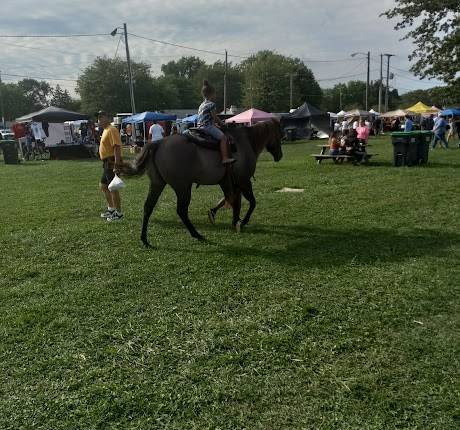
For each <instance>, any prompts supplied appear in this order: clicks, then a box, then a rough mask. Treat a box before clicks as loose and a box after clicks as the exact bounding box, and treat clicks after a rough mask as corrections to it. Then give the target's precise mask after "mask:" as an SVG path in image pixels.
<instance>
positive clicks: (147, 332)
mask: <svg viewBox="0 0 460 430" xmlns="http://www.w3.org/2000/svg"><path fill="white" fill-rule="evenodd" d="M318 143H319V142H318V141H316V142H306V143H296V144H290V145H285V146H284V158H283V160H282V161H281V162H280V163H274V162H273V160H272V159H271V157H270V156H269V154H264V155H263V156H262V158H261V160H260V162H259V165H258V170H257V172H256V181H255V182H254V188H255V194H256V198H257V200H258V206H257V209H256V211H255V213H254V216H253V219H252V222H251V224H250V226H248V228H247V229H246V230H244V231H243V233H242V234H240V235H237V234H235V233H234V232H233V231H232V229H231V228H230V222H231V213H230V211H228V210H224V211H222V212H220V213H219V214H218V219H217V224H216V225H215V226H212V225H210V224H209V223H208V221H207V215H206V212H207V209H208V208H209V207H211V206H212V205H213V204H214V203H215V202H216V201H217V200H218V198H219V197H220V193H219V190H218V188H216V187H200V188H199V189H198V190H194V192H193V200H192V204H191V208H190V213H191V219H192V221H193V222H194V223H195V225H196V227H197V228H198V230H199V231H200V232H201V233H202V234H204V235H205V236H206V237H207V239H208V241H207V242H206V243H200V242H197V241H195V240H193V239H192V238H191V237H190V236H189V234H188V232H187V231H186V229H185V228H184V227H183V226H182V224H181V223H180V221H179V219H178V217H177V215H176V213H175V197H174V195H173V192H172V190H171V189H167V190H166V191H165V193H164V194H163V196H162V198H161V200H160V202H159V205H158V207H157V209H156V211H155V212H154V215H153V217H152V221H151V224H150V239H151V242H152V243H153V244H154V245H155V249H153V250H146V249H144V248H143V247H142V246H141V243H140V240H139V235H140V226H141V219H142V210H143V209H142V208H143V203H144V198H145V195H146V193H147V187H148V180H147V178H146V177H143V178H140V179H132V180H129V181H128V184H127V188H126V189H125V190H124V191H123V204H124V212H125V220H124V221H123V222H122V223H119V224H110V223H107V222H105V221H103V220H101V219H100V218H99V213H100V209H102V208H103V205H102V199H101V196H100V195H99V193H98V189H97V183H98V179H99V177H100V173H101V166H100V162H97V161H56V162H53V161H46V162H30V163H26V164H23V165H19V166H6V165H4V164H3V163H1V164H0V193H1V198H0V213H1V218H0V248H1V255H0V271H1V276H0V428H1V429H53V430H54V429H155V428H158V429H162V428H167V429H243V428H244V429H393V428H404V429H442V430H445V429H458V428H459V427H460V396H459V394H460V384H459V377H460V374H459V369H460V366H459V357H460V346H459V335H460V330H459V329H460V318H459V315H460V306H459V289H460V265H459V260H460V200H459V189H460V175H459V174H460V150H458V149H450V150H449V151H442V150H439V149H438V150H436V151H434V152H431V153H430V164H429V166H427V167H414V168H394V167H392V166H391V144H390V142H389V140H388V138H386V139H384V138H381V139H377V140H373V141H372V142H371V143H372V144H373V146H372V148H371V151H370V152H373V153H378V154H379V155H378V156H377V157H375V159H374V161H373V163H371V165H369V166H353V165H351V164H344V165H338V166H337V165H333V164H332V163H331V162H330V161H326V162H324V163H323V164H322V165H320V166H318V165H316V164H315V163H314V161H313V160H312V159H311V157H310V156H309V154H311V153H312V152H318V150H319V149H318V148H317V145H318ZM455 146H456V145H455ZM282 187H300V188H304V189H305V192H304V193H302V194H289V193H277V192H275V191H276V190H278V189H280V188H282ZM246 207H247V206H244V208H246Z"/></svg>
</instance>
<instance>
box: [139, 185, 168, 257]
mask: <svg viewBox="0 0 460 430" xmlns="http://www.w3.org/2000/svg"><path fill="white" fill-rule="evenodd" d="M165 185H166V184H165V182H164V181H163V180H159V181H158V182H150V190H149V194H148V196H147V199H146V200H145V203H144V220H143V222H142V232H141V240H142V243H143V244H144V246H145V247H146V248H151V245H150V243H149V241H148V238H147V231H148V226H149V219H150V216H151V215H152V212H153V209H154V208H155V206H156V204H157V202H158V199H159V198H160V195H161V193H162V192H163V190H164V188H165Z"/></svg>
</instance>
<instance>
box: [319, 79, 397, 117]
mask: <svg viewBox="0 0 460 430" xmlns="http://www.w3.org/2000/svg"><path fill="white" fill-rule="evenodd" d="M379 85H380V83H379V81H372V82H371V83H370V86H369V106H370V107H371V108H373V109H375V110H377V109H378V100H379ZM385 88H386V87H385V85H384V86H383V88H382V103H383V102H384V96H385ZM365 100H366V82H364V81H350V82H348V83H346V84H344V83H341V84H337V85H335V86H334V87H333V88H328V89H326V90H324V98H323V103H322V108H323V109H324V110H326V111H328V112H339V111H340V110H342V109H344V110H351V109H364V108H365V104H366V102H365ZM340 101H342V104H340ZM399 104H400V98H399V93H398V90H395V89H393V90H390V94H389V98H388V106H389V108H390V109H393V108H396V107H397V106H399Z"/></svg>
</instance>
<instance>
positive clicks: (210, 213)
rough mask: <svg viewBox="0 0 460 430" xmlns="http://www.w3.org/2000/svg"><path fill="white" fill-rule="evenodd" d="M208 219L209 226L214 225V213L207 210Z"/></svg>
mask: <svg viewBox="0 0 460 430" xmlns="http://www.w3.org/2000/svg"><path fill="white" fill-rule="evenodd" d="M208 219H209V222H210V223H211V224H215V223H216V212H215V211H213V210H212V209H209V210H208Z"/></svg>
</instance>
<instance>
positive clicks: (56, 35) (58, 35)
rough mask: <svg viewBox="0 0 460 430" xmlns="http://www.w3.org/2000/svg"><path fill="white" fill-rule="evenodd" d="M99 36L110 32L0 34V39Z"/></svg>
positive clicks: (107, 34)
mask: <svg viewBox="0 0 460 430" xmlns="http://www.w3.org/2000/svg"><path fill="white" fill-rule="evenodd" d="M97 36H110V33H94V34H33V35H32V34H28V35H26V34H17V35H13V34H0V39H15V38H16V39H26V38H33V39H36V38H43V39H46V38H50V39H57V38H59V39H60V38H68V37H97Z"/></svg>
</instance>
